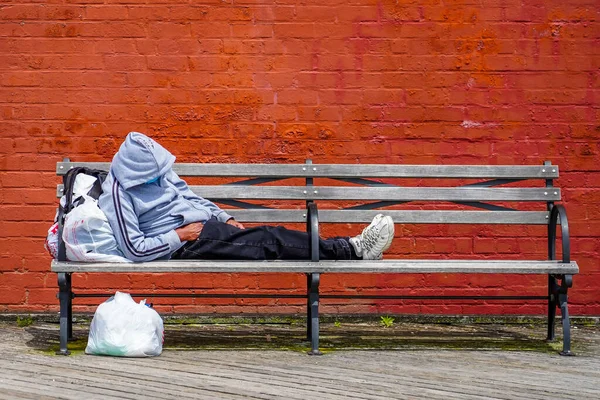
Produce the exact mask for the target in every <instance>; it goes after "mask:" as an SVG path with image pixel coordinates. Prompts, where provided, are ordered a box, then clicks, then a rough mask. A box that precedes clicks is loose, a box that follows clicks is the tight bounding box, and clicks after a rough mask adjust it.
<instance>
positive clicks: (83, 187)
mask: <svg viewBox="0 0 600 400" xmlns="http://www.w3.org/2000/svg"><path fill="white" fill-rule="evenodd" d="M80 170H83V171H88V169H84V168H74V169H73V170H72V171H69V173H68V174H73V173H75V177H74V179H73V178H70V179H64V180H65V181H68V182H71V184H72V186H73V190H72V195H71V196H68V197H69V198H70V199H71V205H69V207H67V195H66V194H65V195H63V196H62V197H61V198H60V201H59V209H58V210H57V211H56V215H55V216H54V223H53V224H52V226H51V227H50V228H49V229H48V234H47V236H46V241H45V242H44V247H45V248H46V250H47V251H48V253H49V254H50V256H52V258H54V259H58V245H59V243H58V230H59V226H58V216H59V213H60V210H61V209H62V210H65V211H68V210H70V209H71V208H75V207H77V206H78V205H80V204H82V203H83V202H84V201H85V200H84V196H85V195H91V197H93V198H94V199H98V197H99V196H100V195H99V194H98V191H99V190H101V188H102V186H101V185H102V180H100V182H99V181H98V180H99V177H100V174H99V173H96V176H93V175H88V174H86V173H85V172H79V171H80ZM89 171H92V173H95V172H94V171H95V170H89ZM65 190H68V189H67V188H65Z"/></svg>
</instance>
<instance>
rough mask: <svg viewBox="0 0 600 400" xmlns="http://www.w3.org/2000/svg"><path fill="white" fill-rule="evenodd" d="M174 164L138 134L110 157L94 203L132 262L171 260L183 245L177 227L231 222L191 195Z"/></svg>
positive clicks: (219, 211)
mask: <svg viewBox="0 0 600 400" xmlns="http://www.w3.org/2000/svg"><path fill="white" fill-rule="evenodd" d="M174 162H175V156H173V155H172V154H171V153H169V152H168V151H167V150H166V149H165V148H164V147H162V146H161V145H160V144H158V143H157V142H156V141H154V140H152V139H150V138H149V137H148V136H146V135H144V134H142V133H139V132H131V133H129V134H128V135H127V138H126V139H125V142H123V144H122V145H121V147H120V148H119V151H118V152H117V154H115V156H114V158H113V161H112V164H111V167H110V173H109V174H108V176H107V178H106V180H105V181H104V184H103V185H102V192H103V193H102V195H101V196H100V198H99V200H98V204H99V206H100V208H101V209H102V211H104V213H105V214H106V217H107V218H108V222H109V223H110V226H111V228H112V230H113V232H114V234H115V238H116V240H117V244H118V246H119V248H120V249H121V251H122V252H123V254H125V257H126V258H128V259H130V260H132V261H149V260H154V259H168V258H170V256H171V254H173V252H175V251H176V250H177V249H179V248H180V247H181V246H183V244H184V243H185V242H181V241H180V240H179V236H177V233H176V232H175V229H177V228H179V227H181V226H184V225H187V224H190V223H192V222H203V223H204V222H206V221H207V220H209V219H210V218H211V217H213V216H214V217H216V218H217V220H219V221H221V222H226V221H227V220H228V219H230V218H231V216H230V215H229V214H227V213H226V212H225V211H223V210H221V209H220V208H219V207H217V206H216V205H215V204H213V203H212V202H210V201H208V200H206V199H203V198H201V197H198V196H197V195H195V194H194V193H193V192H192V191H191V190H190V189H189V187H188V185H187V184H186V183H185V182H184V181H183V180H182V179H180V178H179V176H177V174H176V173H175V172H173V169H172V166H173V163H174ZM156 178H158V180H156V181H155V179H156Z"/></svg>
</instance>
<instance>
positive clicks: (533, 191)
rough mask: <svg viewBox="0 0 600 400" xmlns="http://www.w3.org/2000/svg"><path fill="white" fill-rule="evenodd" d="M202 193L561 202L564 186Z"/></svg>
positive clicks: (222, 189) (216, 194) (218, 193)
mask: <svg viewBox="0 0 600 400" xmlns="http://www.w3.org/2000/svg"><path fill="white" fill-rule="evenodd" d="M190 189H191V190H192V191H193V192H194V193H196V194H197V195H199V196H202V197H204V198H207V199H211V200H213V201H216V200H218V199H256V200H265V199H269V200H277V199H281V200H391V201H558V200H560V189H558V188H552V189H551V190H548V189H546V188H499V187H495V188H480V187H462V188H445V187H443V188H440V187H338V186H318V187H314V189H309V188H307V187H305V186H242V185H204V186H195V185H191V186H190Z"/></svg>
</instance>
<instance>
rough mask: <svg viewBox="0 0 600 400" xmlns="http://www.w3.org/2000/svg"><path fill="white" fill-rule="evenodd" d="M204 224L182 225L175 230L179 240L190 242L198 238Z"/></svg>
mask: <svg viewBox="0 0 600 400" xmlns="http://www.w3.org/2000/svg"><path fill="white" fill-rule="evenodd" d="M202 228H204V224H203V223H202V222H192V223H191V224H188V225H184V226H182V227H180V228H177V229H175V232H176V233H177V236H179V240H181V241H182V242H191V241H194V240H196V239H198V238H199V237H200V232H202Z"/></svg>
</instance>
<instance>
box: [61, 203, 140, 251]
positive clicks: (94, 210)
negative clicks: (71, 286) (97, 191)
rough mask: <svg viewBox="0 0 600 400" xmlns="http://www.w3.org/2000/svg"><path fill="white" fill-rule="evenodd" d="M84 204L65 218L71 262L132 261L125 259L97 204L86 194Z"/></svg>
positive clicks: (65, 237)
mask: <svg viewBox="0 0 600 400" xmlns="http://www.w3.org/2000/svg"><path fill="white" fill-rule="evenodd" d="M83 199H84V200H85V201H84V203H83V204H81V205H80V206H78V207H76V208H74V209H73V210H72V211H71V212H69V213H68V214H67V215H66V218H65V226H64V228H63V241H64V242H65V248H66V254H67V259H68V260H69V261H87V262H93V261H100V262H131V261H130V260H128V259H126V258H125V257H123V253H122V252H121V250H119V248H118V247H117V241H116V240H115V237H114V235H113V231H112V229H111V227H110V224H109V223H108V219H107V218H106V215H104V213H103V212H102V210H100V208H99V207H98V202H97V201H96V200H94V199H93V198H91V197H89V196H86V195H84V196H83Z"/></svg>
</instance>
